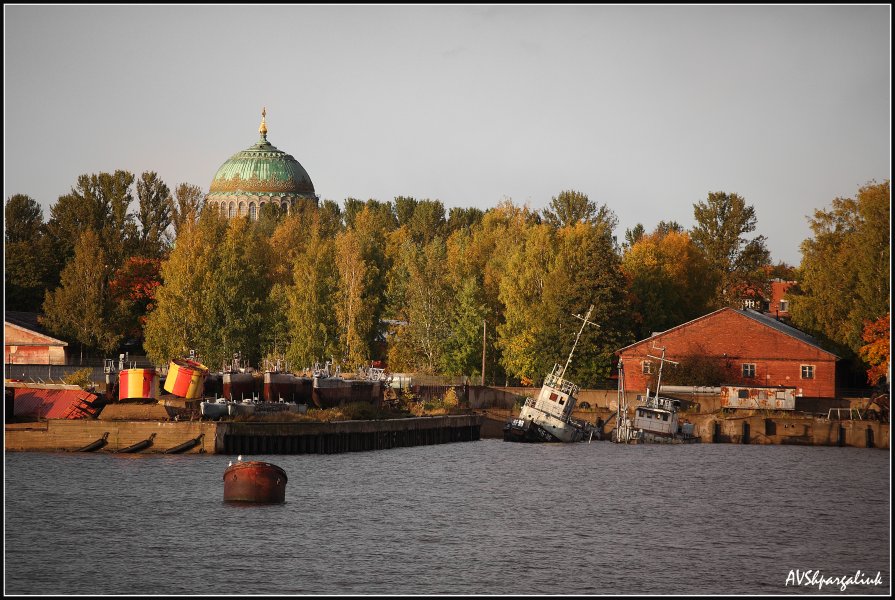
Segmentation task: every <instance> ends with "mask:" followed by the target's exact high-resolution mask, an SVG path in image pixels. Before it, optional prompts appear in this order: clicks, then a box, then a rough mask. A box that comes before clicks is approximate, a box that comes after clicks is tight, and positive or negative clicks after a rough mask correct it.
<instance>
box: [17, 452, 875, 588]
mask: <svg viewBox="0 0 895 600" xmlns="http://www.w3.org/2000/svg"><path fill="white" fill-rule="evenodd" d="M245 458H246V459H251V460H267V461H269V462H272V463H274V464H277V465H279V466H281V467H283V468H284V469H285V470H286V472H287V473H288V475H289V483H288V485H287V489H286V503H285V504H281V505H267V506H265V505H261V506H251V505H240V504H233V503H224V502H223V480H222V475H223V472H224V470H225V469H226V466H227V463H228V462H229V461H230V460H232V459H233V457H230V456H222V455H218V456H210V455H190V456H182V455H110V454H46V453H7V454H6V457H5V463H6V464H5V467H6V472H5V479H6V489H5V495H4V498H5V500H4V503H5V526H4V528H5V559H6V560H5V591H6V593H10V594H281V595H282V594H389V593H395V594H685V593H703V594H746V593H757V594H777V593H780V594H784V593H809V594H816V593H818V589H817V587H816V586H815V587H813V588H812V587H807V586H794V585H792V583H790V585H789V586H786V582H787V577H788V575H790V571H791V570H795V569H799V570H801V571H804V570H821V571H823V574H824V576H826V577H840V576H849V575H853V574H854V573H855V571H857V570H861V571H862V572H863V573H865V574H868V573H869V574H871V575H872V576H875V575H876V573H877V572H878V571H879V572H880V573H881V578H882V581H883V585H881V586H874V585H864V586H860V585H853V586H849V587H848V589H847V590H846V591H847V592H851V593H871V594H884V593H888V592H889V588H890V580H889V563H890V548H891V546H890V537H889V529H890V524H889V516H888V515H889V489H890V484H889V453H888V452H887V451H880V450H868V449H857V448H826V447H791V446H741V445H725V444H703V445H684V446H671V447H668V446H665V447H660V446H618V445H614V444H610V443H606V442H594V443H591V444H587V443H582V444H569V445H553V444H550V445H527V444H507V443H504V442H502V441H499V440H493V439H488V440H482V441H478V442H466V443H455V444H444V445H438V446H422V447H415V448H399V449H394V450H385V451H378V452H360V453H350V454H335V455H319V456H318V455H289V456H270V455H266V456H265V455H261V456H250V457H245ZM871 578H872V577H871ZM834 591H835V592H839V590H838V588H836V589H835V590H834V589H833V587H832V586H827V587H824V588H823V589H822V590H821V593H826V592H834Z"/></svg>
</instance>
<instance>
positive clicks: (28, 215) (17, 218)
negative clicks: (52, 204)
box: [3, 194, 44, 244]
mask: <svg viewBox="0 0 895 600" xmlns="http://www.w3.org/2000/svg"><path fill="white" fill-rule="evenodd" d="M4 215H5V223H4V227H3V234H4V239H5V240H6V243H7V244H10V243H15V242H33V241H34V239H35V238H37V237H38V236H40V235H41V233H42V232H41V229H42V228H43V223H44V213H43V209H42V208H41V207H40V204H38V202H37V200H35V199H34V198H32V197H31V196H26V195H25V194H13V195H12V196H10V197H9V198H7V199H6V207H5V210H4Z"/></svg>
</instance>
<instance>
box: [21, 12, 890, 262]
mask: <svg viewBox="0 0 895 600" xmlns="http://www.w3.org/2000/svg"><path fill="white" fill-rule="evenodd" d="M890 26H891V8H890V6H889V5H883V4H878V5H862V6H854V5H852V6H845V5H843V6H830V5H818V6H805V5H793V6H774V5H767V6H725V5H719V6H700V5H692V6H674V5H667V6H661V5H654V6H645V5H644V6H630V7H629V6H597V5H595V6H581V5H570V6H546V5H545V6H524V5H519V6H497V5H495V6H425V5H421V6H392V5H383V6H368V5H358V6H326V5H321V6H281V5H269V6H264V5H245V6H240V5H220V6H205V5H196V6H135V5H130V6H129V5H119V6H103V5H96V6H66V5H57V6H30V5H4V21H3V27H4V70H3V76H4V153H3V155H4V161H3V169H4V190H3V191H4V197H5V198H9V196H11V195H12V194H17V193H21V194H27V195H29V196H31V197H33V198H34V199H36V200H38V201H39V202H40V203H41V205H42V206H43V207H44V218H45V219H48V218H49V216H50V215H49V207H50V206H51V205H53V204H54V203H55V202H56V200H57V199H58V197H59V196H60V195H63V194H66V193H68V192H69V191H70V190H71V188H72V187H73V186H74V185H75V183H76V181H77V177H78V175H80V174H83V173H99V172H102V171H109V172H111V171H114V170H115V169H127V170H129V171H131V172H132V173H134V174H135V175H137V176H139V174H140V173H142V172H143V171H156V172H157V173H158V174H159V175H160V176H161V178H162V179H163V180H164V181H165V182H166V183H167V184H168V186H169V187H170V188H172V189H173V188H174V187H175V186H176V185H177V184H179V183H182V182H187V183H192V184H195V185H198V186H200V187H201V188H202V189H203V190H205V191H206V192H207V190H208V186H209V184H210V183H211V179H212V177H213V176H214V174H215V172H216V171H217V169H218V168H219V167H220V166H221V164H222V163H223V162H224V161H225V160H227V159H228V158H229V157H230V156H231V155H233V154H234V153H236V152H238V151H241V150H243V149H245V148H247V147H249V146H251V145H252V144H254V143H255V142H256V141H257V139H258V125H259V123H260V117H261V114H260V113H261V109H262V107H267V124H268V129H269V133H268V139H269V141H270V142H271V143H272V144H274V145H275V146H277V147H278V148H279V149H280V150H284V151H286V152H288V153H290V154H292V155H293V156H294V157H295V158H296V159H297V160H298V161H299V162H300V163H301V164H302V165H303V166H304V167H305V169H306V170H307V171H308V173H309V174H310V176H311V180H312V181H313V183H314V187H315V188H316V190H317V193H318V194H319V195H320V197H321V198H322V199H330V200H335V201H337V202H339V203H340V204H341V203H342V201H343V200H344V199H345V198H346V197H355V198H360V199H363V200H366V199H368V198H376V199H377V200H392V199H393V198H394V197H395V196H398V195H405V196H414V197H416V198H431V199H438V200H441V201H442V202H443V203H444V205H445V206H446V207H448V208H450V207H453V206H462V207H467V206H476V207H478V208H481V209H487V208H491V207H494V206H496V205H497V203H498V202H500V200H501V199H503V198H510V199H512V200H513V201H514V202H516V203H517V204H523V203H528V204H529V206H531V207H532V208H533V209H541V208H543V207H544V206H546V205H547V204H548V203H549V202H550V199H551V198H552V197H553V196H556V195H557V194H558V193H559V192H561V191H562V190H568V189H571V190H578V191H580V192H583V193H585V194H587V195H588V196H589V197H590V199H591V200H594V201H596V202H597V203H600V204H604V203H605V204H606V205H607V206H609V208H611V209H612V210H613V211H614V212H615V213H616V215H617V216H618V218H619V226H618V229H617V230H616V235H617V236H618V238H619V240H622V239H623V237H624V232H625V230H626V229H627V228H630V227H633V226H634V225H635V224H636V223H638V222H639V223H642V224H643V225H644V227H645V228H646V229H647V231H650V230H652V228H653V227H654V226H655V225H656V224H657V223H658V222H659V221H660V220H676V221H678V222H679V223H681V224H682V225H684V226H685V227H687V228H689V227H691V226H692V225H693V204H694V203H696V202H699V201H704V200H705V199H706V197H707V195H708V194H709V192H714V191H723V192H728V193H737V194H739V195H740V196H742V197H744V198H745V200H746V202H747V204H750V205H752V206H754V207H755V210H756V214H757V218H758V229H757V232H756V234H762V235H765V236H766V237H767V245H768V248H769V249H770V250H771V254H772V259H773V260H774V261H775V262H776V261H781V260H782V261H785V262H787V263H790V264H793V265H798V264H799V262H800V261H801V254H800V252H799V244H800V243H801V241H802V240H804V239H805V238H807V237H809V236H810V229H809V228H808V221H807V216H809V215H811V214H812V213H813V211H814V210H815V209H823V208H828V207H829V206H830V203H831V202H832V200H833V199H834V198H836V197H853V196H854V195H855V194H856V193H857V191H858V189H859V188H860V187H861V186H862V185H864V184H866V183H867V182H869V181H871V180H876V181H877V182H882V181H884V180H886V179H889V178H890V168H891V153H890V152H891V134H890V131H891V62H890V52H891V29H890Z"/></svg>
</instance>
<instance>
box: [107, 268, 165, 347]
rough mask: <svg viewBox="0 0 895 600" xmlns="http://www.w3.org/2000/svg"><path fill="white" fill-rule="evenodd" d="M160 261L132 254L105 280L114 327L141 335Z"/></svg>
mask: <svg viewBox="0 0 895 600" xmlns="http://www.w3.org/2000/svg"><path fill="white" fill-rule="evenodd" d="M161 282H162V281H161V260H160V259H158V258H144V257H141V256H132V257H130V258H129V259H127V260H126V261H125V263H124V265H122V266H121V267H119V268H118V269H117V270H116V271H115V272H114V274H113V275H112V278H111V280H110V282H109V295H110V300H111V302H112V304H113V305H114V306H115V307H116V311H115V312H116V316H117V322H116V323H115V327H116V330H117V331H120V332H121V333H122V334H124V335H126V336H130V337H133V338H142V337H143V326H144V325H145V323H146V314H147V313H148V312H150V311H151V310H152V309H153V307H154V305H153V302H154V301H155V291H156V289H157V288H158V286H160V285H161Z"/></svg>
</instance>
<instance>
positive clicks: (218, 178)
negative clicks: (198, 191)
mask: <svg viewBox="0 0 895 600" xmlns="http://www.w3.org/2000/svg"><path fill="white" fill-rule="evenodd" d="M259 132H260V133H261V139H259V140H258V142H257V143H256V144H255V145H254V146H252V147H251V148H247V149H245V150H243V151H242V152H237V153H236V154H234V155H233V156H231V157H230V158H229V159H228V160H227V162H225V163H224V164H223V165H221V167H220V168H219V169H218V171H217V173H215V176H214V179H212V180H211V187H210V188H209V194H211V195H214V196H215V197H217V198H220V197H221V196H231V195H232V196H238V195H242V194H252V195H254V196H264V195H277V196H281V195H292V194H295V195H298V196H306V197H311V196H314V184H313V183H311V178H310V177H309V176H308V172H307V171H305V169H304V167H302V166H301V164H300V163H299V162H298V161H297V160H295V159H294V158H293V157H292V155H290V154H287V153H285V152H283V151H282V150H278V149H277V148H276V146H274V145H273V144H271V143H270V142H268V141H267V126H266V124H265V122H264V119H263V117H262V121H261V127H260V128H259Z"/></svg>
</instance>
